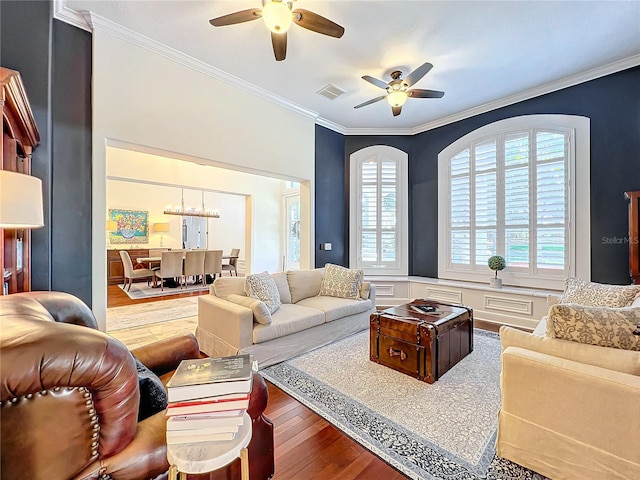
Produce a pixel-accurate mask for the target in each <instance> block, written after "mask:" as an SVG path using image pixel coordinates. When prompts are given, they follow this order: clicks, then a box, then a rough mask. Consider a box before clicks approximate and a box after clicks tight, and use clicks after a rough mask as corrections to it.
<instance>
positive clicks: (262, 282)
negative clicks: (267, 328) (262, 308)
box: [244, 271, 280, 313]
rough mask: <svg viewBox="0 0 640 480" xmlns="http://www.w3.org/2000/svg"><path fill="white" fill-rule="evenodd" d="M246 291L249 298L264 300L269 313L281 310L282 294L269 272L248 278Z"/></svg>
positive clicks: (245, 286) (245, 285)
mask: <svg viewBox="0 0 640 480" xmlns="http://www.w3.org/2000/svg"><path fill="white" fill-rule="evenodd" d="M244 290H245V292H247V295H248V296H250V297H253V298H257V299H259V300H262V301H263V302H264V303H265V305H266V306H267V308H268V309H269V313H273V312H275V311H276V310H277V309H278V308H280V292H279V291H278V287H277V285H276V282H275V280H274V279H273V278H271V275H269V272H267V271H264V272H260V273H255V274H253V275H249V276H247V279H246V281H245V284H244Z"/></svg>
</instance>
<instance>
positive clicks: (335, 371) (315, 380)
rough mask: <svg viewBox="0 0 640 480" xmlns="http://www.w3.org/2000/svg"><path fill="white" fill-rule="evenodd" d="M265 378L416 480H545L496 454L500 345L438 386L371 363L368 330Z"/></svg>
mask: <svg viewBox="0 0 640 480" xmlns="http://www.w3.org/2000/svg"><path fill="white" fill-rule="evenodd" d="M261 372H262V373H263V374H264V377H265V378H267V379H268V380H269V381H271V382H272V383H274V384H275V385H277V386H278V387H280V388H281V389H283V390H284V391H286V392H287V393H289V394H290V395H292V396H293V397H294V398H296V399H297V400H299V401H300V402H301V403H303V404H304V405H306V406H308V407H309V408H311V409H312V410H314V411H315V412H316V413H318V414H319V415H321V416H322V417H324V418H325V419H327V420H328V421H329V422H331V423H332V424H334V425H335V426H337V427H338V428H339V429H340V430H342V431H344V432H345V433H346V434H347V435H349V436H350V437H352V438H353V439H355V440H356V441H357V442H359V443H360V444H362V445H363V446H364V447H366V448H367V449H369V450H371V451H372V452H373V453H375V454H376V455H378V456H379V457H381V458H382V459H383V460H385V461H386V462H388V463H389V464H391V465H393V466H394V467H396V468H397V469H398V470H400V471H401V472H403V473H404V474H405V475H407V476H408V477H410V478H413V479H429V480H432V479H433V480H435V479H438V480H439V479H447V480H454V479H455V480H463V479H464V480H476V479H478V480H479V479H483V480H484V479H488V480H498V479H500V480H516V479H518V480H524V479H531V480H534V479H535V480H543V479H544V478H545V477H543V476H541V475H539V474H537V473H534V472H532V471H530V470H527V469H525V468H523V467H521V466H519V465H516V464H514V463H512V462H509V461H507V460H504V459H501V458H500V457H497V456H496V454H495V437H496V428H497V415H498V409H499V408H500V341H499V338H498V336H497V334H493V333H490V332H484V331H476V333H475V337H474V351H473V352H472V353H471V354H470V355H468V356H467V357H465V358H464V359H463V360H462V361H461V362H460V363H459V364H458V365H456V366H455V367H454V368H453V369H451V370H450V371H449V372H447V373H446V374H445V375H443V376H442V378H441V379H440V380H438V381H437V382H436V383H434V384H433V385H429V384H427V383H423V382H420V381H418V380H416V379H414V378H411V377H409V376H407V375H404V374H401V373H398V372H396V371H394V370H391V369H390V368H387V367H384V366H382V365H378V364H376V363H374V362H371V361H370V360H369V332H362V333H359V334H357V335H353V336H351V337H349V338H346V339H345V340H342V341H340V342H336V343H333V344H331V345H328V346H326V347H322V348H319V349H317V350H314V351H312V352H309V353H307V354H305V355H301V356H299V357H296V358H294V359H292V360H289V361H286V362H283V363H280V364H278V365H273V366H271V367H268V368H266V369H264V370H261Z"/></svg>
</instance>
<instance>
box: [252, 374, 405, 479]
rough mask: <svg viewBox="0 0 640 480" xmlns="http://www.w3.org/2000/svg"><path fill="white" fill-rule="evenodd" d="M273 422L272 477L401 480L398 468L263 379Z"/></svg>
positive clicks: (268, 411)
mask: <svg viewBox="0 0 640 480" xmlns="http://www.w3.org/2000/svg"><path fill="white" fill-rule="evenodd" d="M267 385H268V388H269V404H268V405H267V409H266V410H265V415H266V416H267V417H268V418H269V419H270V420H271V421H272V422H273V425H274V441H275V464H276V473H275V475H274V476H273V480H312V479H313V480H371V479H380V480H383V479H384V480H402V479H406V478H409V477H407V476H405V475H403V474H402V473H400V472H398V471H397V470H396V469H394V468H393V467H391V466H389V465H388V464H387V463H385V462H384V461H382V460H381V459H380V458H378V457H377V456H375V455H374V454H373V453H371V452H369V451H368V450H367V449H365V448H364V447H362V446H361V445H360V444H358V443H357V442H355V441H354V440H352V439H351V438H349V437H347V436H346V435H345V434H344V433H342V432H341V431H340V430H338V429H337V428H336V427H334V426H333V425H331V424H330V423H329V422H327V421H326V420H325V419H323V418H322V417H320V416H319V415H317V414H316V413H314V412H313V411H311V410H310V409H309V408H307V407H305V406H304V405H302V404H301V403H300V402H298V401H297V400H295V399H294V398H292V397H290V396H289V395H287V394H286V393H284V392H283V391H282V390H280V389H279V388H278V387H276V386H274V385H272V384H271V383H269V382H267Z"/></svg>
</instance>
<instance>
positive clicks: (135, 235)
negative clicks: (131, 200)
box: [109, 208, 149, 244]
mask: <svg viewBox="0 0 640 480" xmlns="http://www.w3.org/2000/svg"><path fill="white" fill-rule="evenodd" d="M109 220H113V221H115V222H117V223H118V230H117V231H115V232H109V239H110V240H111V243H131V244H137V243H149V212H145V211H142V210H121V209H116V208H112V209H110V210H109Z"/></svg>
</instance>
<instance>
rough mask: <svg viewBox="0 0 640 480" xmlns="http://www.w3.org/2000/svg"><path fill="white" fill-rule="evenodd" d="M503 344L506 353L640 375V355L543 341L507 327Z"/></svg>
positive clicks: (502, 328) (615, 349)
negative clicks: (530, 354) (529, 354)
mask: <svg viewBox="0 0 640 480" xmlns="http://www.w3.org/2000/svg"><path fill="white" fill-rule="evenodd" d="M500 343H501V345H502V351H503V352H504V350H505V349H506V348H508V347H510V346H514V347H520V348H524V349H526V350H533V351H534V352H539V353H544V354H545V355H551V356H552V357H558V358H563V359H565V360H571V361H574V362H579V363H584V364H586V365H593V366H595V367H601V368H607V369H609V370H615V371H617V372H623V373H629V374H631V375H640V353H638V352H632V351H630V350H620V349H618V348H602V347H598V346H595V345H586V344H584V343H577V342H571V341H568V340H560V339H557V338H549V337H539V336H537V335H531V334H530V333H527V332H522V331H520V330H517V329H515V328H512V327H507V326H502V327H500Z"/></svg>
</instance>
